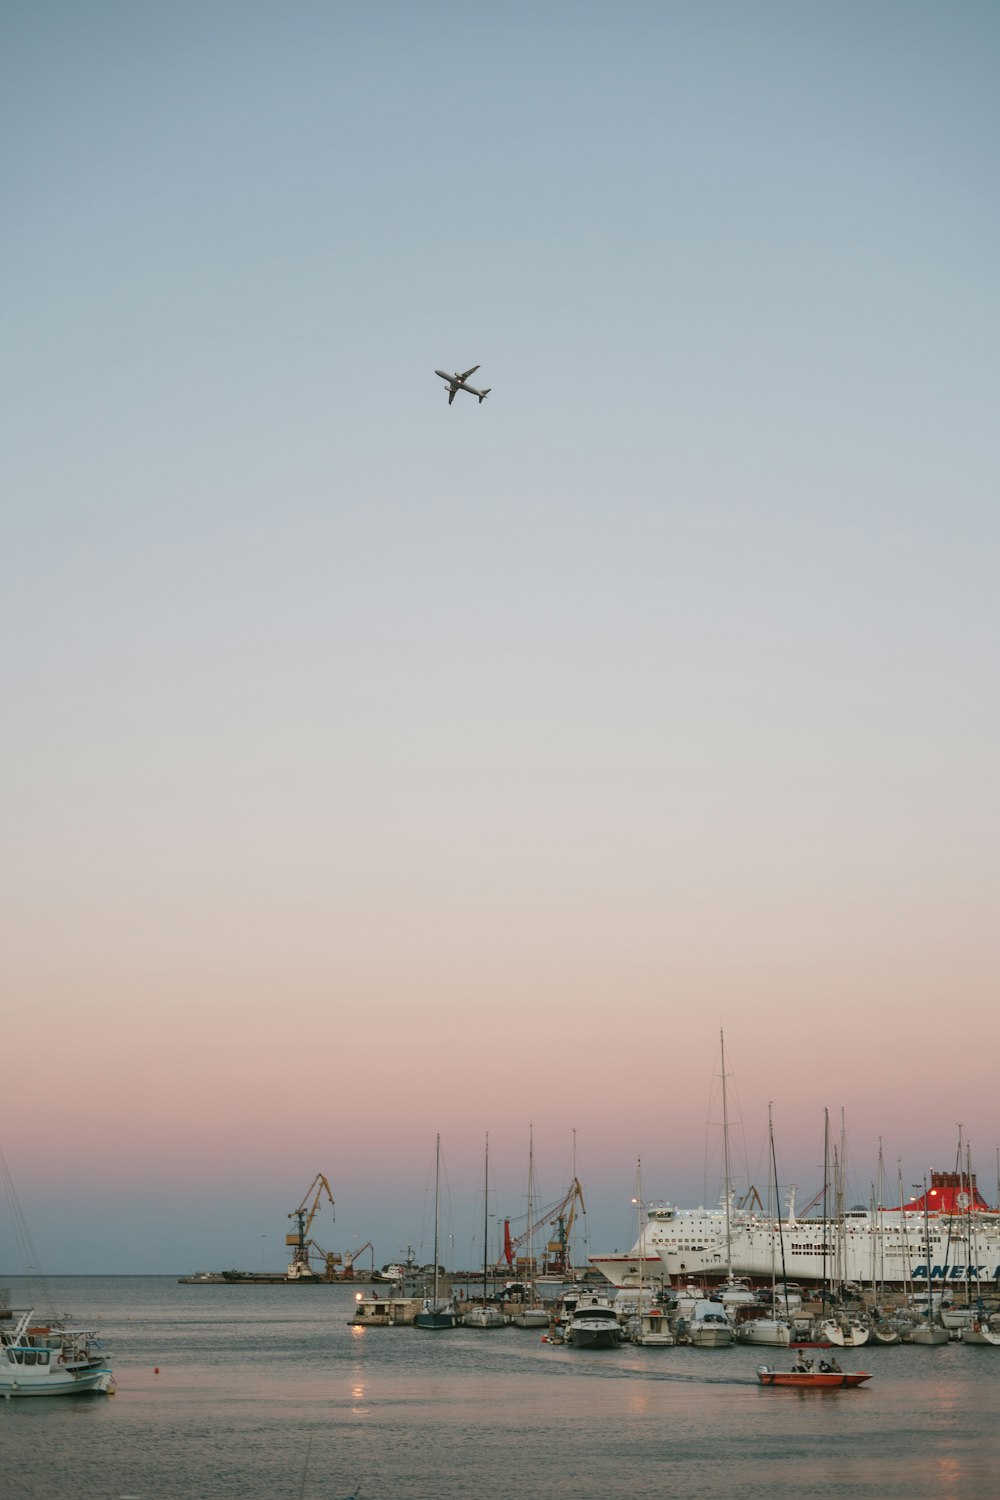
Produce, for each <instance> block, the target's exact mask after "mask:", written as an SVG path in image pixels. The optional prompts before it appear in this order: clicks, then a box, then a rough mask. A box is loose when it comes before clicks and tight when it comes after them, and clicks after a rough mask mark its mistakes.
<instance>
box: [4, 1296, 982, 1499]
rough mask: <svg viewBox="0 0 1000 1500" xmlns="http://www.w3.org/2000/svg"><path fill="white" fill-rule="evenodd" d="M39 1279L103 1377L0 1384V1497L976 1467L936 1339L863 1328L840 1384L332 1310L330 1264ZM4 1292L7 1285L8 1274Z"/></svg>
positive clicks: (713, 1485) (172, 1495)
mask: <svg viewBox="0 0 1000 1500" xmlns="http://www.w3.org/2000/svg"><path fill="white" fill-rule="evenodd" d="M47 1285H48V1289H49V1291H50V1293H51V1295H52V1299H53V1301H54V1302H55V1303H56V1304H57V1305H58V1306H72V1307H74V1308H75V1309H76V1310H77V1313H78V1314H79V1319H80V1321H81V1323H85V1324H88V1325H91V1324H92V1325H93V1326H95V1327H100V1328H101V1329H102V1332H103V1336H104V1337H105V1339H106V1341H107V1343H108V1346H109V1348H110V1349H111V1351H112V1353H113V1364H114V1369H115V1376H116V1380H117V1387H118V1388H117V1393H116V1395H115V1396H114V1398H113V1399H111V1400H93V1399H91V1398H86V1397H81V1398H75V1397H69V1398H65V1399H61V1400H59V1401H50V1402H27V1401H26V1402H20V1403H18V1402H16V1401H10V1402H0V1423H2V1424H3V1425H2V1428H0V1432H2V1442H3V1446H4V1455H5V1488H4V1494H5V1500H6V1497H9V1500H51V1497H52V1495H53V1494H54V1493H56V1486H55V1485H54V1483H53V1476H54V1475H55V1474H57V1473H59V1474H62V1473H68V1472H71V1473H72V1474H73V1476H74V1481H75V1484H76V1485H77V1486H78V1487H79V1488H81V1489H82V1490H83V1491H84V1492H86V1493H89V1494H93V1495H96V1496H100V1497H102V1500H104V1497H106V1500H120V1497H124V1496H132V1497H136V1500H193V1497H198V1500H273V1497H274V1496H275V1495H279V1494H292V1495H295V1496H297V1497H301V1500H345V1497H347V1496H349V1495H360V1496H361V1497H363V1500H467V1497H468V1496H470V1495H479V1494H491V1493H494V1492H496V1491H498V1488H499V1490H500V1491H501V1492H502V1494H503V1496H504V1497H505V1500H537V1497H538V1496H539V1495H545V1496H546V1497H550V1500H563V1497H565V1500H570V1497H573V1500H607V1497H608V1496H615V1495H628V1496H630V1497H635V1500H663V1497H665V1496H666V1497H670V1496H678V1497H681V1496H684V1497H694V1500H709V1497H717V1496H719V1495H725V1494H739V1495H740V1497H741V1500H744V1497H746V1500H801V1496H802V1494H803V1489H804V1487H805V1489H806V1491H807V1492H808V1493H809V1494H810V1495H817V1496H819V1497H821V1500H826V1497H833V1496H844V1495H848V1496H851V1497H852V1500H853V1497H857V1500H941V1497H945V1500H982V1497H983V1496H984V1495H988V1494H990V1493H992V1486H993V1481H994V1479H995V1473H996V1452H997V1450H996V1438H995V1414H996V1377H995V1376H994V1375H991V1374H990V1373H989V1372H991V1370H992V1366H991V1363H990V1361H991V1360H992V1355H991V1354H990V1352H989V1351H988V1350H983V1349H981V1348H973V1347H969V1346H966V1345H964V1344H963V1343H961V1342H959V1341H953V1342H950V1343H949V1344H947V1345H945V1346H944V1347H942V1348H940V1349H927V1350H924V1349H919V1348H911V1349H908V1348H906V1347H894V1348H888V1349H885V1348H881V1347H870V1348H866V1349H865V1350H864V1362H863V1364H859V1365H858V1366H857V1368H859V1369H862V1370H864V1371H865V1372H866V1373H868V1374H869V1375H870V1376H871V1379H870V1381H869V1382H866V1383H865V1385H864V1386H863V1388H862V1389H861V1390H859V1391H857V1390H851V1391H843V1390H838V1389H833V1390H826V1391H818V1392H815V1393H813V1392H809V1391H798V1392H797V1391H794V1390H791V1391H787V1392H785V1393H784V1394H782V1393H779V1392H775V1391H771V1390H767V1389H765V1388H763V1387H762V1386H761V1385H760V1383H759V1380H758V1375H757V1368H758V1365H759V1364H761V1363H763V1362H765V1361H762V1359H761V1353H760V1351H759V1350H758V1349H755V1348H752V1347H745V1346H742V1345H740V1344H738V1343H736V1344H733V1345H732V1346H730V1347H729V1348H726V1349H715V1350H711V1351H706V1350H700V1349H697V1348H694V1347H692V1346H690V1345H683V1344H682V1345H676V1346H673V1347H668V1348H659V1347H649V1348H645V1347H642V1346H641V1345H637V1344H633V1343H629V1342H622V1343H619V1344H617V1345H616V1346H614V1347H611V1348H597V1349H583V1348H579V1347H577V1348H574V1347H573V1346H572V1345H569V1346H566V1345H559V1344H550V1343H548V1342H543V1341H542V1339H541V1338H540V1337H539V1336H538V1335H537V1334H535V1333H532V1332H530V1331H528V1330H522V1329H518V1328H516V1327H513V1326H509V1325H508V1326H506V1327H504V1328H503V1329H501V1330H498V1331H496V1332H495V1333H493V1334H492V1335H491V1336H490V1338H488V1339H484V1338H483V1337H482V1336H481V1334H480V1333H479V1332H478V1331H476V1330H473V1329H468V1328H461V1327H459V1328H455V1329H454V1330H450V1331H448V1332H447V1333H443V1334H441V1335H440V1336H439V1337H436V1338H426V1337H423V1336H422V1335H420V1334H419V1333H417V1332H415V1331H414V1330H413V1329H412V1328H408V1327H399V1328H388V1329H368V1328H359V1327H357V1326H353V1325H352V1324H351V1321H350V1320H351V1317H352V1304H353V1302H354V1295H355V1294H354V1292H353V1291H352V1290H351V1289H350V1288H348V1287H345V1286H341V1287H338V1288H334V1289H332V1290H331V1291H330V1293H329V1294H328V1295H327V1296H324V1297H323V1298H321V1299H319V1300H317V1299H314V1298H306V1299H300V1298H290V1297H289V1296H288V1295H287V1293H285V1292H284V1291H283V1290H282V1289H281V1288H266V1287H261V1288H243V1289H239V1288H237V1289H234V1290H233V1291H232V1292H231V1293H229V1294H227V1295H226V1296H225V1297H210V1298H207V1299H206V1297H205V1295H204V1293H203V1292H202V1291H201V1290H200V1289H199V1288H197V1287H192V1286H180V1285H178V1284H177V1281H176V1279H175V1278H172V1277H115V1278H104V1277H80V1278H51V1279H49V1281H48V1283H47ZM12 1293H13V1296H14V1300H15V1301H17V1300H21V1294H20V1291H19V1288H18V1285H17V1283H16V1280H14V1281H12ZM813 1357H815V1358H816V1359H817V1364H818V1361H819V1358H820V1357H825V1356H813ZM792 1362H793V1356H790V1355H789V1354H788V1352H787V1351H785V1352H783V1353H779V1354H778V1355H777V1356H776V1357H775V1358H774V1359H772V1360H768V1361H766V1363H768V1364H770V1365H773V1366H775V1367H776V1368H780V1369H786V1368H788V1367H790V1365H791V1364H792ZM840 1363H841V1364H842V1365H843V1366H844V1368H845V1370H846V1369H847V1368H848V1362H847V1361H846V1360H845V1359H844V1358H843V1356H841V1357H840ZM851 1368H854V1364H853V1362H852V1364H851ZM984 1372H986V1373H984ZM39 1422H42V1423H43V1425H42V1426H39ZM40 1456H41V1457H42V1459H43V1461H42V1462H40ZM804 1476H806V1477H805V1478H804Z"/></svg>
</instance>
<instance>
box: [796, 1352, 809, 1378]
mask: <svg viewBox="0 0 1000 1500" xmlns="http://www.w3.org/2000/svg"><path fill="white" fill-rule="evenodd" d="M812 1367H813V1362H812V1360H811V1359H806V1357H805V1355H804V1354H797V1355H796V1356H795V1363H794V1365H793V1366H792V1374H793V1375H808V1374H809V1371H810V1370H811V1369H812Z"/></svg>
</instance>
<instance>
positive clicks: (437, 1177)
mask: <svg viewBox="0 0 1000 1500" xmlns="http://www.w3.org/2000/svg"><path fill="white" fill-rule="evenodd" d="M440 1242H441V1137H440V1135H439V1136H438V1138H437V1144H436V1147H435V1152H434V1282H433V1287H432V1291H431V1295H430V1297H429V1298H425V1299H424V1305H423V1307H422V1308H421V1309H420V1311H419V1312H418V1313H417V1315H416V1317H415V1318H414V1320H413V1326H414V1328H426V1329H429V1330H431V1331H432V1332H437V1331H439V1330H440V1329H442V1328H454V1327H455V1326H456V1325H457V1323H458V1315H457V1313H456V1312H455V1305H454V1303H453V1302H452V1300H451V1298H450V1297H448V1298H446V1299H441V1298H440V1297H439V1296H438V1279H439V1276H440V1273H441V1265H440V1261H441V1253H440V1252H441V1243H440Z"/></svg>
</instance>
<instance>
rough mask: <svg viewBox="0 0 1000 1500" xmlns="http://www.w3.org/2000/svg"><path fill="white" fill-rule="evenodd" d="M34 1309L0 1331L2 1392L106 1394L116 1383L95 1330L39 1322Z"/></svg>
mask: <svg viewBox="0 0 1000 1500" xmlns="http://www.w3.org/2000/svg"><path fill="white" fill-rule="evenodd" d="M33 1317H34V1310H33V1309H31V1308H29V1309H28V1310H27V1311H26V1312H23V1313H21V1315H20V1316H19V1317H18V1319H17V1322H16V1323H15V1324H14V1326H13V1328H9V1329H7V1330H5V1331H4V1332H0V1396H74V1395H78V1394H79V1393H80V1392H81V1391H95V1392H98V1393H99V1394H107V1393H108V1392H109V1391H110V1390H111V1389H112V1388H113V1386H114V1376H113V1374H112V1372H111V1367H110V1365H109V1364H108V1359H107V1354H106V1352H105V1350H104V1346H103V1344H102V1343H101V1341H100V1339H99V1338H98V1336H97V1333H96V1332H95V1331H94V1330H93V1329H91V1328H66V1327H64V1326H62V1324H61V1323H60V1322H58V1321H57V1322H52V1323H48V1324H36V1323H33V1322H32V1318H33Z"/></svg>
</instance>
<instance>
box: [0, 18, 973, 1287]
mask: <svg viewBox="0 0 1000 1500" xmlns="http://www.w3.org/2000/svg"><path fill="white" fill-rule="evenodd" d="M998 65H1000V12H998V11H997V8H996V7H995V6H994V5H992V4H987V3H976V0H964V3H963V0H958V3H956V4H953V5H950V6H948V7H941V6H938V5H931V4H926V3H921V0H907V3H895V0H882V3H880V4H879V5H876V6H872V5H869V4H861V3H853V0H847V3H845V4H841V5H838V6H835V7H832V6H826V5H820V4H814V3H806V4H801V3H791V0H787V3H783V0H757V3H755V4H753V5H746V4H745V3H736V0H732V3H726V0H712V3H708V4H705V3H680V0H678V3H672V0H660V3H656V4H653V3H648V4H647V3H644V0H631V3H625V4H614V5H612V4H610V3H587V0H579V3H572V4H569V3H560V0H550V3H545V0H542V3H538V0H532V3H531V4H527V3H520V0H511V3H508V4H506V5H504V6H500V7H484V6H480V5H470V4H467V3H462V4H459V3H453V0H424V3H422V4H421V5H420V6H414V5H410V4H402V3H394V0H371V3H369V4H366V5H364V6H355V5H351V6H349V5H344V4H339V3H335V0H329V3H308V0H289V3H287V4H284V5H281V6H273V5H270V4H263V3H257V0H241V3H238V4H237V3H228V0H213V3H210V4H208V5H205V4H202V3H199V4H194V3H190V0H178V3H175V4H172V5H170V6H136V5H133V4H127V3H124V0H93V3H90V4H88V5H86V6H80V5H78V4H75V3H69V0H65V3H64V0H40V3H30V4H29V3H26V0H13V3H10V4H8V5H7V6H6V7H5V8H4V11H3V16H2V20H0V141H2V143H3V144H2V148H0V201H2V202H3V205H4V208H3V215H2V232H0V279H2V286H3V332H4V337H3V340H2V347H3V350H4V353H3V356H2V359H0V381H2V387H0V400H2V406H3V411H4V414H5V422H4V428H5V435H4V440H3V443H2V445H0V510H2V515H0V528H2V529H0V610H2V623H0V629H2V640H3V646H2V650H0V701H2V704H3V713H2V731H0V798H2V807H0V815H2V830H3V831H2V843H3V850H4V857H3V859H2V861H0V882H2V885H0V910H2V913H3V916H2V922H0V930H2V959H0V962H2V989H3V1024H2V1032H0V1035H2V1038H3V1041H4V1044H5V1052H6V1057H7V1066H6V1069H5V1074H4V1085H3V1089H2V1091H0V1145H2V1148H3V1151H4V1154H5V1156H6V1159H7V1161H8V1164H9V1167H10V1171H11V1173H12V1176H13V1179H14V1181H15V1183H16V1185H17V1193H18V1198H19V1201H20V1205H21V1208H22V1209H23V1211H24V1215H25V1217H26V1219H27V1222H28V1224H29V1227H30V1231H31V1236H32V1244H33V1246H34V1247H35V1248H34V1249H33V1251H32V1252H31V1257H32V1263H33V1264H35V1266H36V1268H39V1269H43V1270H47V1271H49V1272H53V1273H56V1272H94V1273H100V1272H109V1273H110V1272H163V1273H172V1272H175V1271H176V1272H177V1273H178V1274H180V1273H183V1272H186V1271H190V1270H195V1269H210V1268H220V1267H229V1266H240V1267H244V1268H247V1269H255V1268H257V1267H259V1266H265V1265H266V1266H268V1267H270V1266H279V1265H281V1264H282V1263H283V1258H284V1253H285V1252H284V1245H283V1239H284V1235H285V1233H286V1230H287V1229H288V1228H289V1227H290V1225H289V1223H288V1221H287V1215H288V1213H289V1212H290V1211H291V1210H293V1209H294V1208H295V1207H296V1206H297V1204H298V1203H299V1202H300V1200H301V1199H302V1196H303V1194H304V1193H305V1192H306V1189H307V1187H308V1185H309V1183H310V1182H311V1181H312V1179H313V1178H314V1176H315V1174H316V1173H317V1172H323V1173H325V1174H326V1175H327V1177H328V1178H329V1179H330V1182H331V1184H332V1186H333V1190H334V1196H335V1198H336V1200H337V1208H336V1221H335V1222H331V1218H330V1211H329V1209H326V1210H324V1212H323V1214H322V1215H321V1216H320V1217H319V1218H318V1219H317V1221H316V1224H315V1225H314V1232H315V1236H316V1238H317V1240H318V1241H319V1242H320V1243H321V1244H323V1246H324V1248H326V1249H331V1250H335V1251H339V1252H344V1251H347V1250H354V1249H357V1248H358V1247H360V1246H361V1245H363V1244H364V1243H366V1242H368V1241H372V1242H373V1244H374V1251H373V1252H372V1253H373V1254H374V1256H375V1263H376V1264H382V1263H384V1262H386V1261H390V1260H394V1259H396V1258H397V1257H398V1255H399V1254H400V1252H401V1251H403V1250H405V1247H406V1246H407V1245H408V1244H412V1245H413V1246H414V1248H415V1250H416V1251H417V1253H418V1254H420V1255H421V1258H423V1252H424V1251H425V1250H426V1258H427V1259H429V1258H430V1242H431V1236H432V1233H433V1230H432V1217H433V1213H432V1209H430V1208H429V1206H428V1194H429V1192H430V1191H431V1184H432V1180H433V1164H434V1149H435V1138H436V1136H437V1134H438V1133H440V1135H441V1138H442V1143H443V1151H444V1157H445V1163H446V1172H447V1182H448V1206H447V1214H446V1222H447V1224H448V1225H450V1226H451V1227H449V1228H448V1229H447V1235H448V1237H449V1259H450V1261H451V1263H452V1264H459V1265H462V1264H476V1263H478V1258H479V1256H480V1254H481V1245H480V1241H481V1230H480V1227H479V1226H480V1223H481V1214H482V1186H483V1153H484V1142H485V1137H486V1134H487V1132H488V1133H489V1135H490V1142H491V1146H490V1150H491V1172H490V1175H491V1199H492V1200H493V1207H492V1209H491V1212H493V1213H495V1215H496V1219H495V1221H494V1222H495V1223H496V1224H497V1225H499V1223H500V1221H501V1220H502V1218H503V1217H504V1216H506V1215H510V1216H511V1217H512V1218H514V1219H517V1218H518V1216H523V1215H524V1213H525V1212H526V1196H527V1175H528V1172H527V1168H528V1142H529V1133H532V1132H533V1137H534V1157H535V1168H536V1176H537V1183H538V1189H537V1190H538V1198H537V1199H536V1202H537V1201H539V1200H540V1201H541V1202H542V1203H543V1204H549V1203H553V1202H555V1201H556V1200H557V1199H559V1198H561V1197H562V1195H563V1193H564V1192H565V1191H566V1189H567V1187H568V1185H569V1181H570V1178H571V1177H572V1175H573V1168H574V1163H575V1169H576V1172H577V1174H578V1175H579V1177H580V1180H581V1183H582V1184H583V1187H584V1191H585V1195H586V1202H587V1210H588V1212H587V1243H586V1244H585V1245H584V1246H581V1250H589V1251H590V1252H591V1253H596V1252H599V1251H602V1250H608V1249H611V1248H614V1247H617V1248H624V1247H625V1246H626V1245H628V1244H630V1243H631V1242H632V1240H633V1238H634V1235H635V1219H634V1209H633V1207H632V1205H631V1199H632V1198H633V1196H634V1195H635V1192H636V1165H637V1161H638V1160H639V1159H640V1158H641V1161H642V1195H643V1196H644V1197H649V1198H665V1199H669V1200H670V1201H673V1202H675V1203H679V1204H681V1205H684V1206H695V1205H696V1204H698V1203H700V1202H702V1201H715V1199H716V1198H717V1196H718V1193H719V1191H720V1187H721V1181H720V1171H721V1167H720V1162H721V1152H720V1144H719V1143H720V1138H721V1118H722V1117H721V1112H720V1060H719V1041H720V1032H722V1031H724V1032H725V1039H726V1052H727V1070H728V1071H729V1072H730V1073H731V1075H732V1076H731V1078H730V1079H729V1080H728V1093H727V1107H728V1110H729V1113H730V1119H731V1121H732V1124H733V1133H734V1139H735V1137H737V1136H738V1137H739V1138H740V1140H741V1143H742V1142H745V1145H741V1150H740V1151H739V1152H737V1153H736V1155H737V1157H738V1158H739V1159H740V1163H741V1164H740V1165H739V1171H738V1175H740V1176H742V1177H743V1179H744V1182H745V1181H746V1180H752V1181H754V1182H755V1183H756V1184H757V1185H758V1186H761V1185H766V1180H767V1175H768V1166H767V1128H768V1127H767V1119H768V1106H769V1105H771V1106H772V1110H773V1118H774V1128H775V1140H776V1153H777V1157H778V1163H779V1177H780V1178H781V1181H782V1186H783V1191H784V1190H786V1189H787V1186H788V1185H789V1184H791V1183H793V1182H794V1183H796V1184H798V1186H799V1201H800V1203H801V1202H802V1201H803V1199H804V1198H805V1197H808V1196H811V1195H812V1193H813V1191H815V1190H816V1189H817V1188H818V1187H819V1186H820V1185H821V1183H822V1160H823V1128H824V1127H823V1119H824V1109H829V1111H830V1114H831V1119H832V1120H833V1121H834V1122H835V1129H836V1130H837V1131H839V1129H840V1121H841V1112H842V1113H843V1119H844V1122H845V1127H846V1133H847V1135H846V1138H847V1142H848V1152H849V1162H848V1164H849V1175H850V1183H851V1187H850V1196H851V1197H852V1198H857V1199H859V1200H860V1201H862V1202H867V1201H868V1196H869V1191H870V1183H871V1181H872V1180H873V1179H874V1176H875V1172H876V1165H875V1163H876V1156H877V1152H878V1148H879V1142H880V1141H881V1142H882V1144H883V1149H884V1154H885V1160H886V1163H887V1172H888V1174H889V1175H890V1177H891V1179H892V1180H893V1181H895V1180H896V1179H897V1175H898V1176H899V1177H901V1178H902V1180H903V1181H904V1182H905V1185H906V1187H907V1188H908V1189H909V1188H910V1187H911V1185H912V1183H913V1182H917V1181H919V1180H921V1179H922V1177H923V1175H924V1174H925V1173H927V1172H928V1171H929V1170H930V1169H931V1168H934V1167H937V1168H941V1169H949V1168H951V1167H952V1166H953V1165H954V1158H955V1151H956V1142H957V1135H958V1129H957V1127H958V1124H959V1123H961V1124H962V1127H963V1130H964V1134H965V1136H966V1138H967V1139H968V1140H969V1141H970V1142H971V1143H972V1150H973V1155H974V1163H975V1165H977V1166H978V1168H979V1172H980V1177H981V1179H982V1183H983V1186H984V1188H985V1189H986V1193H987V1197H988V1198H990V1200H991V1201H996V1187H995V1177H996V1168H995V1159H996V1148H997V1143H998V1141H1000V1119H998V1118H997V1114H996V1105H995V1099H996V1095H995V1071H996V1068H995V1059H996V1055H997V1043H998V1041H1000V1027H998V1022H997V1017H996V987H997V975H998V959H1000V922H998V920H997V912H998V895H1000V852H998V851H1000V815H998V797H997V782H996V767H997V764H998V762H1000V697H998V688H997V684H998V682H1000V644H998V643H1000V632H998V625H1000V603H998V592H997V586H996V578H997V564H998V543H1000V519H998V516H1000V513H998V507H997V482H996V481H997V441H996V412H997V406H998V394H1000V393H998V381H997V357H996V351H997V348H998V347H1000V316H998V314H1000V305H998V304H1000V297H998V281H997V275H996V268H997V265H998V264H1000V194H998V192H997V181H996V159H997V144H998V131H1000V97H998V94H997V90H996V83H995V81H996V76H997V71H998ZM476 363H478V364H479V365H480V370H479V372H478V374H477V376H476V377H474V378H475V379H476V380H477V381H478V382H480V383H481V384H482V385H487V386H490V387H491V394H490V396H489V398H488V399H487V400H486V401H485V402H484V403H482V404H480V403H478V402H476V401H475V400H472V399H470V398H468V397H466V396H465V395H463V394H461V393H460V394H459V395H458V396H456V399H455V402H454V405H453V406H451V407H449V406H448V404H447V400H446V397H445V393H444V389H443V386H442V384H441V382H440V381H439V380H437V379H436V378H435V376H434V374H433V371H434V370H435V368H447V369H460V370H464V369H467V368H468V367H469V366H470V365H473V364H476ZM734 1106H735V1112H733V1111H734ZM574 1152H575V1155H574ZM739 1185H740V1184H739V1183H738V1184H737V1186H739ZM477 1246H479V1247H480V1248H477ZM19 1253H20V1252H19V1250H18V1247H17V1245H16V1244H15V1242H14V1238H13V1236H12V1233H11V1228H10V1217H9V1215H8V1213H7V1212H6V1211H5V1210H4V1209H3V1208H0V1272H2V1273H4V1274H9V1275H13V1274H17V1272H18V1271H19V1270H21V1269H23V1266H21V1265H20V1264H19V1262H18V1256H19ZM365 1259H367V1257H365Z"/></svg>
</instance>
